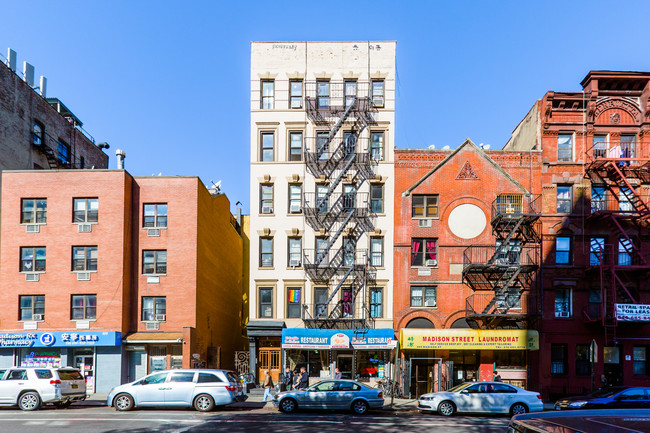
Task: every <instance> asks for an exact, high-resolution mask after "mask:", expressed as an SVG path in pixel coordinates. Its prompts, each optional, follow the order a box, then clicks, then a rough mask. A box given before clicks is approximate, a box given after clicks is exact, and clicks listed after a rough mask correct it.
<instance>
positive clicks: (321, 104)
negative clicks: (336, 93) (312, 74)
mask: <svg viewBox="0 0 650 433" xmlns="http://www.w3.org/2000/svg"><path fill="white" fill-rule="evenodd" d="M316 92H317V94H318V95H317V96H318V98H317V100H316V101H317V105H318V108H329V106H330V82H329V81H327V80H318V81H317V82H316Z"/></svg>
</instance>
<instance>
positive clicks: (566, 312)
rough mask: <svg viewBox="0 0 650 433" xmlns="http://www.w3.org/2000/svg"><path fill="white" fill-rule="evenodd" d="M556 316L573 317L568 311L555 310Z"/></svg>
mask: <svg viewBox="0 0 650 433" xmlns="http://www.w3.org/2000/svg"><path fill="white" fill-rule="evenodd" d="M555 317H560V318H569V317H571V315H570V314H569V312H568V311H556V312H555Z"/></svg>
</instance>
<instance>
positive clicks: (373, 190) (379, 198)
mask: <svg viewBox="0 0 650 433" xmlns="http://www.w3.org/2000/svg"><path fill="white" fill-rule="evenodd" d="M370 211H371V212H372V213H377V214H382V213H384V185H383V184H381V183H372V184H370Z"/></svg>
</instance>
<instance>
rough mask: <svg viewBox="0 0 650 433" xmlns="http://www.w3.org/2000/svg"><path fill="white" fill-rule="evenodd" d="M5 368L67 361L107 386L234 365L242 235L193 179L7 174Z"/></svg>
mask: <svg viewBox="0 0 650 433" xmlns="http://www.w3.org/2000/svg"><path fill="white" fill-rule="evenodd" d="M1 209H2V214H1V222H2V228H1V233H0V234H1V236H0V239H1V243H0V253H1V262H0V281H1V283H0V284H1V290H0V300H1V302H2V305H3V309H2V311H0V325H1V328H0V338H2V339H3V340H4V342H3V344H2V348H0V365H2V366H10V365H37V366H38V365H49V364H51V365H71V366H78V367H81V368H83V369H84V370H85V372H86V374H87V377H88V378H89V379H88V382H89V386H90V388H91V389H95V390H97V391H99V392H107V391H108V390H109V389H110V388H111V387H113V386H115V385H116V384H119V383H120V382H124V381H126V380H135V379H136V378H137V377H140V376H142V375H144V374H147V373H148V372H151V371H154V370H159V369H165V368H180V367H185V368H188V367H192V366H207V367H213V368H216V367H224V368H233V363H234V351H235V350H238V349H240V348H241V347H242V341H241V310H240V308H232V306H233V305H240V303H241V281H242V262H243V260H242V240H241V236H240V235H239V233H238V225H237V223H236V221H235V220H234V218H233V217H232V215H231V214H230V203H229V201H228V199H227V198H226V196H225V195H212V194H210V192H208V190H207V189H206V188H205V186H204V185H203V184H202V183H201V181H200V179H198V178H197V177H146V178H134V177H132V176H130V175H129V174H128V173H127V172H126V171H124V170H87V171H80V170H69V171H65V172H64V171H32V172H27V171H11V172H7V171H5V172H4V173H3V174H2V206H1Z"/></svg>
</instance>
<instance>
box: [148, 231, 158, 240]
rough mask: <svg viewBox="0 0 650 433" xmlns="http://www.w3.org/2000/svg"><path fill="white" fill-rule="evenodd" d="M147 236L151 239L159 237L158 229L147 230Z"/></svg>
mask: <svg viewBox="0 0 650 433" xmlns="http://www.w3.org/2000/svg"><path fill="white" fill-rule="evenodd" d="M147 236H149V237H151V238H157V237H160V229H149V230H147Z"/></svg>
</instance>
